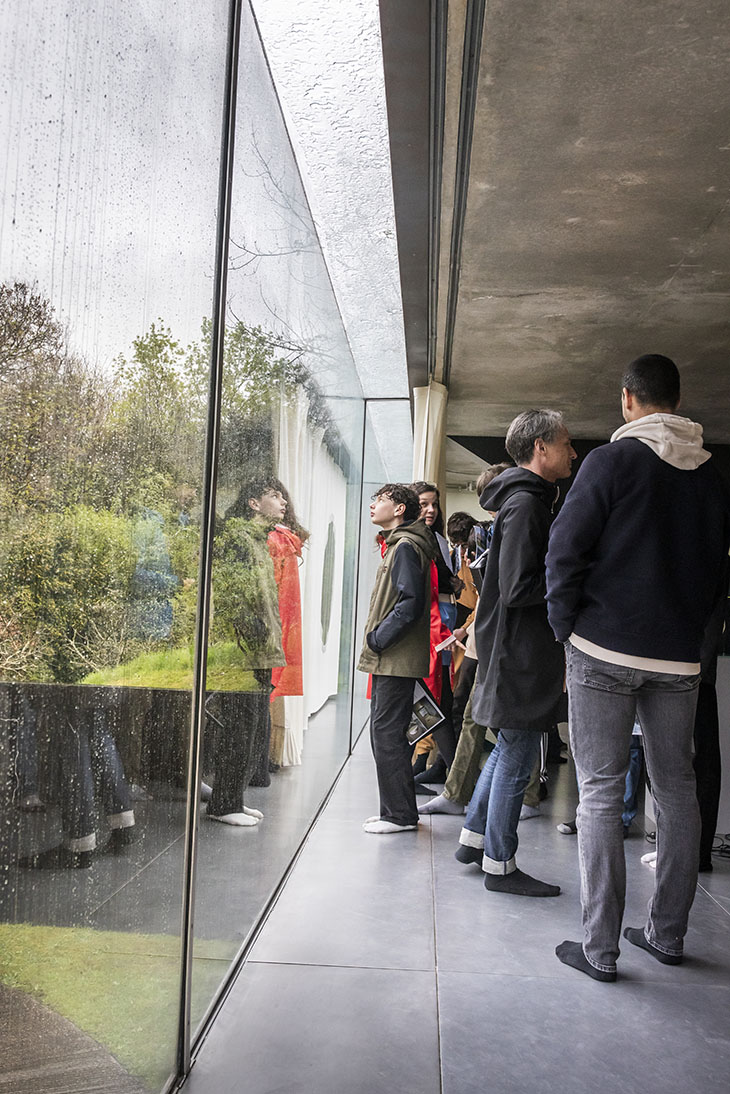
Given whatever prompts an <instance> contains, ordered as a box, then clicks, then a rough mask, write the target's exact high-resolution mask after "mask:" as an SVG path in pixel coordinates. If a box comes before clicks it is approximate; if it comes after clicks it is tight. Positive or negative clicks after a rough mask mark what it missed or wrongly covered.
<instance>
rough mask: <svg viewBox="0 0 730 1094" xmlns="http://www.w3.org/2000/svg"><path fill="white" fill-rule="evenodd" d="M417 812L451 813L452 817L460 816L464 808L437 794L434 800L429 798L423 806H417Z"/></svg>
mask: <svg viewBox="0 0 730 1094" xmlns="http://www.w3.org/2000/svg"><path fill="white" fill-rule="evenodd" d="M418 812H419V813H421V814H423V813H453V814H454V816H461V815H462V814H463V812H464V806H463V805H459V803H458V802H452V800H451V798H446V797H444V795H443V794H439V795H438V796H437V797H435V798H431V800H430V801H427V802H424V803H423V805H419V807H418Z"/></svg>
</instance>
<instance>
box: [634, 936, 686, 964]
mask: <svg viewBox="0 0 730 1094" xmlns="http://www.w3.org/2000/svg"><path fill="white" fill-rule="evenodd" d="M624 938H628V940H629V942H631V944H632V945H634V946H638V947H639V949H641V950H646V952H647V953H650V954H651V956H652V957H656V959H657V961H661V963H662V965H681V964H682V954H681V953H680V954H675V953H662V951H661V950H658V949H657V948H656V946H652V944H651V942H647V940H646V936H645V934H644V932H643V930H642V929H641V927H625V928H624Z"/></svg>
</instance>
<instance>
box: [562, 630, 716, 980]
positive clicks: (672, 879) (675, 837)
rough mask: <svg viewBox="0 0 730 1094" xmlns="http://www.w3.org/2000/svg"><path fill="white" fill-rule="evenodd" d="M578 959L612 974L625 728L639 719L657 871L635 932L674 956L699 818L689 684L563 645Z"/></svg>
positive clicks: (694, 682)
mask: <svg viewBox="0 0 730 1094" xmlns="http://www.w3.org/2000/svg"><path fill="white" fill-rule="evenodd" d="M566 661H567V681H568V698H569V709H570V717H569V724H570V743H571V749H572V752H573V757H574V759H575V766H576V772H577V775H578V786H579V790H580V804H579V806H578V812H577V815H576V819H577V825H578V855H579V860H580V877H581V903H582V905H583V928H584V941H583V952H584V953H585V955H586V958H587V959H588V961H589V962H590V963H591V965H593V966H594V967H595V968H597V969H601V970H603V971H604V972H612V971H613V970H614V969H615V968H616V959H617V957H618V955H619V944H618V943H619V934H620V931H621V920H622V918H623V912H624V899H625V890H626V861H625V858H624V840H623V822H622V819H621V813H622V809H623V798H624V790H625V781H626V772H627V770H628V766H629V749H630V745H631V730H632V728H633V725H634V720H635V717H636V715H637V714H638V716H639V721H640V722H641V728H642V732H643V735H644V751H645V755H646V764H647V769H648V772H649V777H650V779H651V786H652V793H653V795H654V800H655V804H656V822H657V844H656V849H657V868H656V880H655V886H654V895H653V896H652V898H651V900H650V901H649V907H648V918H647V922H646V926H645V927H644V934H645V936H646V938H647V940H648V941H649V942H650V943H651V944H652V945H653V946H655V947H656V948H657V949H658V950H661V951H662V952H663V953H666V954H672V955H679V954H681V953H682V945H683V939H684V936H685V933H686V931H687V919H688V916H689V910H690V908H691V907H692V901H693V900H694V895H695V890H696V887H697V868H698V865H699V835H700V818H699V809H698V806H697V793H696V784H695V775H694V770H693V768H692V733H693V728H694V717H695V707H696V705H697V689H698V685H699V681H700V677H699V675H697V676H679V675H674V674H670V673H661V672H647V671H646V670H644V669H632V668H626V667H624V666H621V665H611V664H609V663H608V662H606V661H600V660H598V659H597V658H595V657H590V656H589V655H588V654H585V653H582V652H581V651H580V650H578V649H576V648H575V647H574V646H572V645H571V643H570V642H567V643H566Z"/></svg>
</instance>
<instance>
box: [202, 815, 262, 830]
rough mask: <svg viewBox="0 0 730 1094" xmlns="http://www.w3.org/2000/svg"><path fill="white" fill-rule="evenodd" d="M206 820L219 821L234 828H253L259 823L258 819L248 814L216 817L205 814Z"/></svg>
mask: <svg viewBox="0 0 730 1094" xmlns="http://www.w3.org/2000/svg"><path fill="white" fill-rule="evenodd" d="M206 816H207V818H208V820H214V821H219V822H220V823H221V824H230V825H232V826H233V827H234V828H253V826H254V825H255V824H258V823H259V820H260V818H259V817H252V816H250V815H249V814H248V813H224V814H223V815H222V816H220V817H217V816H216V815H215V813H206Z"/></svg>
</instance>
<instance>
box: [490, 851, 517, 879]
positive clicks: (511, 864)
mask: <svg viewBox="0 0 730 1094" xmlns="http://www.w3.org/2000/svg"><path fill="white" fill-rule="evenodd" d="M516 869H517V863H516V862H515V860H514V858H511V859H508V860H507V862H497V860H496V859H493V858H490V857H489V855H484V857H483V859H482V870H483V871H484V873H485V874H500V875H504V874H513V873H514V872H515V870H516Z"/></svg>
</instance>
